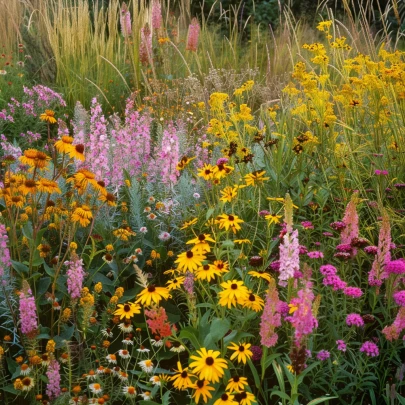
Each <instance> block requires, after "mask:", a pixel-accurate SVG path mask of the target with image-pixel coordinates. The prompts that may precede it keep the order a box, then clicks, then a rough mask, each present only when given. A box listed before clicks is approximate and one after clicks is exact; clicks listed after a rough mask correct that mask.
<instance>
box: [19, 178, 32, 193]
mask: <svg viewBox="0 0 405 405" xmlns="http://www.w3.org/2000/svg"><path fill="white" fill-rule="evenodd" d="M18 189H19V191H20V192H21V193H22V194H23V195H27V194H35V193H36V192H37V182H36V181H35V180H25V181H24V183H23V184H21V186H20V187H19V188H18Z"/></svg>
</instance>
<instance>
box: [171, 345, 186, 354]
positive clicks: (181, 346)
mask: <svg viewBox="0 0 405 405" xmlns="http://www.w3.org/2000/svg"><path fill="white" fill-rule="evenodd" d="M185 350H186V348H185V347H184V346H183V345H180V346H177V347H176V346H172V347H171V348H170V351H171V352H175V353H181V352H184V351H185Z"/></svg>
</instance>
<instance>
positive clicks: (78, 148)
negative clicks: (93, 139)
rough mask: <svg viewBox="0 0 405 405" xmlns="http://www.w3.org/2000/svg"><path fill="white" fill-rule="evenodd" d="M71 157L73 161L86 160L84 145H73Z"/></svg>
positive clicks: (70, 152)
mask: <svg viewBox="0 0 405 405" xmlns="http://www.w3.org/2000/svg"><path fill="white" fill-rule="evenodd" d="M69 157H70V158H71V159H78V160H81V161H84V160H85V157H84V145H83V144H82V143H78V144H76V145H72V149H71V150H70V151H69Z"/></svg>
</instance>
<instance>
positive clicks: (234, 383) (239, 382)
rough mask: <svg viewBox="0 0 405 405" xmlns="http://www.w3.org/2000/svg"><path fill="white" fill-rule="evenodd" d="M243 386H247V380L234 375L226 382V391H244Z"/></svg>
mask: <svg viewBox="0 0 405 405" xmlns="http://www.w3.org/2000/svg"><path fill="white" fill-rule="evenodd" d="M245 386H248V382H247V378H246V377H239V376H237V375H235V376H233V377H232V378H231V379H230V380H229V381H228V385H227V386H226V391H230V392H235V391H236V392H241V391H243V390H244V387H245Z"/></svg>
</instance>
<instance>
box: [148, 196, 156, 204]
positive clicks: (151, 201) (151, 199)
mask: <svg viewBox="0 0 405 405" xmlns="http://www.w3.org/2000/svg"><path fill="white" fill-rule="evenodd" d="M148 202H149V203H150V204H153V203H154V202H155V197H153V196H150V197H149V198H148Z"/></svg>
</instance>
